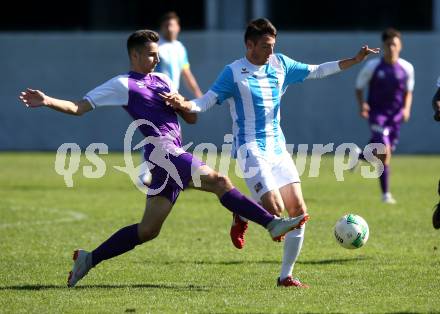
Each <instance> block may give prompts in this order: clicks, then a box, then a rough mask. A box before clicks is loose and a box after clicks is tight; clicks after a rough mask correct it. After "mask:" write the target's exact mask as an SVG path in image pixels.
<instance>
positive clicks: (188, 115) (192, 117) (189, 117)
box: [176, 109, 197, 124]
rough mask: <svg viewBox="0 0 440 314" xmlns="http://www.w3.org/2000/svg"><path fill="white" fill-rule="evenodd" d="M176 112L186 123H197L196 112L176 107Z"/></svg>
mask: <svg viewBox="0 0 440 314" xmlns="http://www.w3.org/2000/svg"><path fill="white" fill-rule="evenodd" d="M176 111H177V113H178V114H179V115H180V116H181V117H182V119H183V120H185V122H186V123H188V124H196V123H197V113H195V112H186V111H182V110H178V109H176Z"/></svg>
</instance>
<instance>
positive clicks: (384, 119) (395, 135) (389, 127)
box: [368, 113, 403, 151]
mask: <svg viewBox="0 0 440 314" xmlns="http://www.w3.org/2000/svg"><path fill="white" fill-rule="evenodd" d="M402 120H403V114H402V113H399V114H397V115H393V116H388V115H383V114H373V113H370V117H369V119H368V123H369V125H370V130H371V139H370V143H382V144H385V145H389V146H391V149H392V150H393V151H394V150H395V149H396V145H397V143H398V142H399V135H400V125H401V123H402Z"/></svg>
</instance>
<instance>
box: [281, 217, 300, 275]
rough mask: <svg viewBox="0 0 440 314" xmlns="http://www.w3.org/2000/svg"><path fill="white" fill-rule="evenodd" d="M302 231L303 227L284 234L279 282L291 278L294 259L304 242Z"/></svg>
mask: <svg viewBox="0 0 440 314" xmlns="http://www.w3.org/2000/svg"><path fill="white" fill-rule="evenodd" d="M304 229H305V225H303V226H302V227H301V228H299V229H295V230H292V231H290V232H288V233H286V238H285V239H284V253H283V263H282V264H281V273H280V279H281V280H283V279H284V278H286V277H289V276H292V271H293V266H294V265H295V262H296V259H297V258H298V256H299V253H300V252H301V247H302V244H303V240H304Z"/></svg>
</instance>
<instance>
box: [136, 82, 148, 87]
mask: <svg viewBox="0 0 440 314" xmlns="http://www.w3.org/2000/svg"><path fill="white" fill-rule="evenodd" d="M136 85H137V86H138V87H139V88H146V86H145V83H144V82H142V81H136Z"/></svg>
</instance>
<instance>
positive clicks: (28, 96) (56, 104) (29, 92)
mask: <svg viewBox="0 0 440 314" xmlns="http://www.w3.org/2000/svg"><path fill="white" fill-rule="evenodd" d="M19 98H20V100H21V101H22V102H23V103H24V104H25V106H26V107H29V108H37V107H49V108H51V109H54V110H57V111H60V112H63V113H67V114H71V115H76V116H80V115H82V114H84V113H86V112H87V111H90V110H92V105H91V104H90V103H89V102H88V101H87V100H84V99H83V100H80V101H77V102H72V101H69V100H62V99H56V98H52V97H49V96H47V95H46V94H44V93H43V92H42V91H39V90H38V89H30V88H27V89H26V91H24V92H21V93H20V97H19Z"/></svg>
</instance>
